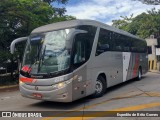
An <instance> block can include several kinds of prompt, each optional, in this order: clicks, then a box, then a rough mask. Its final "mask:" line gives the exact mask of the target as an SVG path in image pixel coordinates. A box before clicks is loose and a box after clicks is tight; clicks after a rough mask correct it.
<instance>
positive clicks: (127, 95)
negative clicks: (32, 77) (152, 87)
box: [42, 92, 159, 120]
mask: <svg viewBox="0 0 160 120" xmlns="http://www.w3.org/2000/svg"><path fill="white" fill-rule="evenodd" d="M147 93H148V94H147V95H146V94H145V93H142V92H136V93H131V94H130V93H128V94H127V93H126V94H125V95H120V96H117V97H115V98H111V99H108V100H104V101H101V102H98V103H95V104H92V105H88V106H85V108H84V107H81V108H77V109H71V110H70V111H66V112H62V113H60V114H59V116H63V115H64V114H70V113H72V112H73V111H81V110H84V109H89V108H92V107H95V106H98V105H101V104H104V103H107V102H110V101H112V100H119V99H125V98H132V97H136V96H149V95H151V94H149V93H150V92H147ZM153 94H154V97H157V96H158V95H159V94H158V93H156V92H152V95H153ZM156 95H157V96H156ZM149 97H152V96H149ZM53 118H56V117H46V118H43V119H42V120H51V119H53ZM75 118H77V119H79V118H78V117H74V119H75Z"/></svg>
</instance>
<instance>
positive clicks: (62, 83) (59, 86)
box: [52, 79, 73, 90]
mask: <svg viewBox="0 0 160 120" xmlns="http://www.w3.org/2000/svg"><path fill="white" fill-rule="evenodd" d="M72 80H73V79H70V80H67V81H64V82H60V83H58V84H55V85H52V87H53V89H54V90H55V89H61V88H63V87H65V86H66V85H67V84H69V83H71V82H72Z"/></svg>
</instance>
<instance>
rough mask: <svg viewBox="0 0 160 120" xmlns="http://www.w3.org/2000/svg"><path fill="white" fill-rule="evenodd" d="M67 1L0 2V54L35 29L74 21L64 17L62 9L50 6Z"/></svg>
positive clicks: (29, 0)
mask: <svg viewBox="0 0 160 120" xmlns="http://www.w3.org/2000/svg"><path fill="white" fill-rule="evenodd" d="M67 1H68V0H0V52H1V53H4V52H6V51H8V50H9V46H10V44H11V41H12V40H14V39H15V38H18V37H22V36H28V35H29V34H30V32H31V31H32V30H33V29H34V28H36V27H39V26H42V25H45V24H49V23H53V22H58V21H64V20H70V19H75V18H74V17H72V16H67V15H64V13H65V12H66V10H65V9H64V8H62V9H58V8H55V7H53V6H52V5H51V3H52V2H58V3H59V4H66V3H67ZM7 48H8V49H7ZM20 51H23V50H20ZM21 54H22V52H21ZM1 55H2V54H0V58H1ZM7 55H8V54H7ZM5 58H7V57H5Z"/></svg>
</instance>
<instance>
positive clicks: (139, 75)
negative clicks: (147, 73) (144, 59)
mask: <svg viewBox="0 0 160 120" xmlns="http://www.w3.org/2000/svg"><path fill="white" fill-rule="evenodd" d="M138 77H139V79H141V78H142V74H141V70H139V74H138Z"/></svg>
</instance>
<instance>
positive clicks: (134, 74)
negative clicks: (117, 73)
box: [132, 54, 138, 78]
mask: <svg viewBox="0 0 160 120" xmlns="http://www.w3.org/2000/svg"><path fill="white" fill-rule="evenodd" d="M137 69H138V54H136V56H135V64H134V67H133V74H132V78H134V77H136V72H137Z"/></svg>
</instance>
